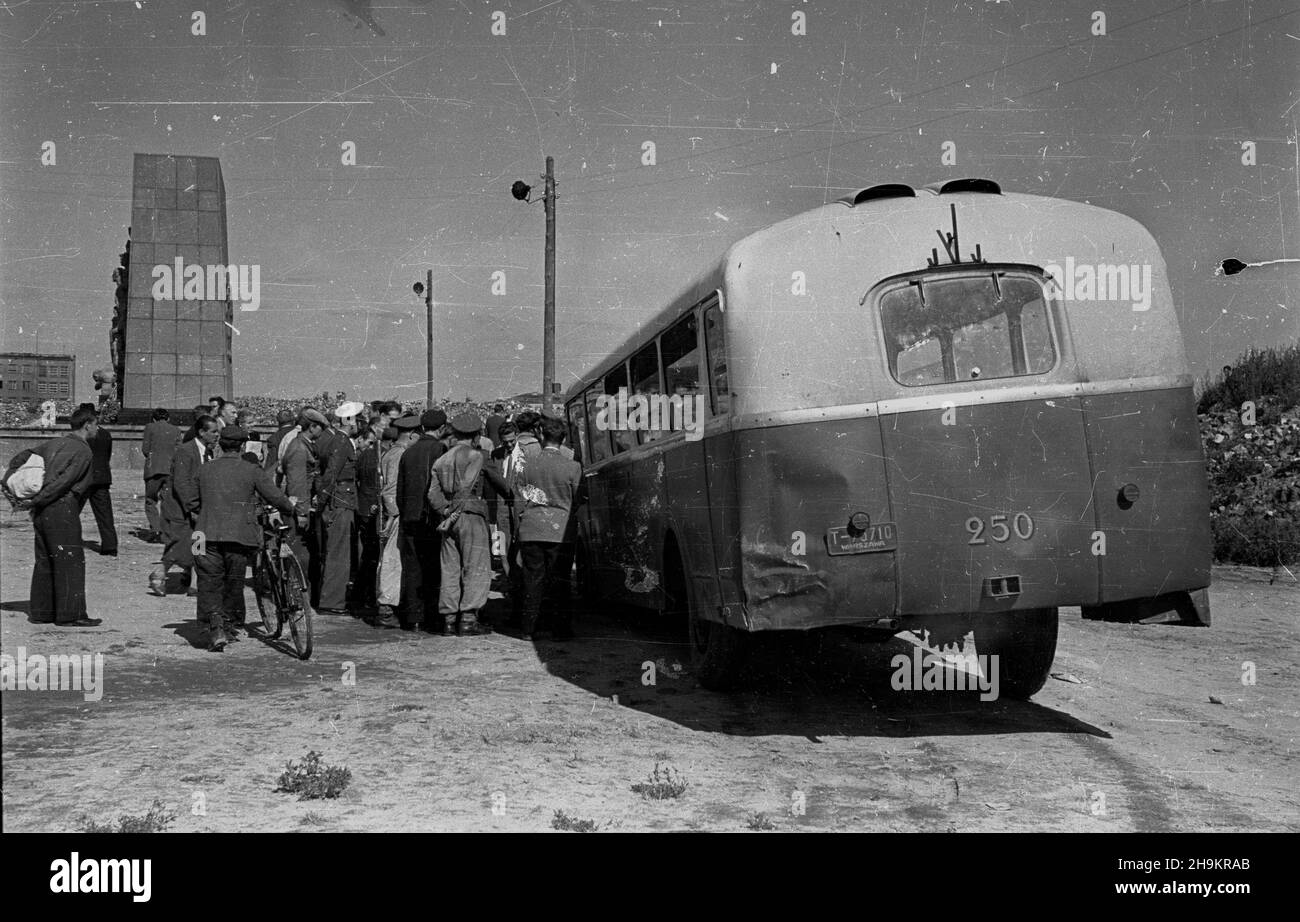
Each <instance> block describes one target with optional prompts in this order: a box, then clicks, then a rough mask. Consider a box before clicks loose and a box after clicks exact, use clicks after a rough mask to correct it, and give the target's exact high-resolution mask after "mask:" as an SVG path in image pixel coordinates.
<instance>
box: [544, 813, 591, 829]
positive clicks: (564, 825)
mask: <svg viewBox="0 0 1300 922" xmlns="http://www.w3.org/2000/svg"><path fill="white" fill-rule="evenodd" d="M551 828H552V829H558V830H560V831H561V832H595V831H597V830H598V829H599V828H600V827H599V826H598V825H597V824H596V821H595V820H580V819H578V818H577V817H576V816H569V814H567V813H565V812H564V811H563V810H556V811H555V815H554V816H552V817H551Z"/></svg>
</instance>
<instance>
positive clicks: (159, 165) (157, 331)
mask: <svg viewBox="0 0 1300 922" xmlns="http://www.w3.org/2000/svg"><path fill="white" fill-rule="evenodd" d="M129 252H130V259H129V272H128V286H127V289H128V290H127V303H126V316H125V318H124V320H125V324H124V333H120V334H118V335H119V336H120V340H119V343H118V345H119V349H120V354H121V359H120V361H121V372H120V376H121V380H120V381H119V386H120V388H121V390H120V393H121V394H122V404H123V406H124V407H129V408H133V409H145V408H149V407H166V408H168V409H184V410H188V409H191V408H193V407H194V406H195V405H196V404H200V403H205V402H206V401H207V399H208V398H209V397H211V396H213V395H214V394H220V395H222V396H224V397H226V398H230V397H232V396H233V393H232V391H233V385H234V381H233V371H232V365H231V335H232V328H231V324H232V323H233V321H234V315H233V306H232V300H231V292H230V290H229V288H227V287H226V285H225V284H224V271H225V267H226V266H227V263H228V255H229V254H228V252H227V246H226V188H225V183H224V182H223V180H222V177H221V162H220V161H219V160H218V159H217V158H216V157H191V156H184V155H180V154H136V155H135V169H134V190H133V193H132V198H131V240H130V244H129ZM160 267H161V268H160ZM164 276H165V278H164ZM191 282H192V283H193V284H190V283H191ZM213 282H215V283H216V284H212V283H213ZM164 283H165V284H164ZM117 322H118V321H115V323H117Z"/></svg>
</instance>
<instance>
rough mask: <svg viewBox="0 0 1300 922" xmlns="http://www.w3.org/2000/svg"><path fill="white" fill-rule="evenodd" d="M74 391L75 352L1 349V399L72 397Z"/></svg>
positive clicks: (30, 399) (75, 389)
mask: <svg viewBox="0 0 1300 922" xmlns="http://www.w3.org/2000/svg"><path fill="white" fill-rule="evenodd" d="M76 392H77V357H76V356H75V355H44V354H41V353H38V352H3V353H0V399H3V400H27V401H41V400H71V399H72V397H73V395H74V394H76Z"/></svg>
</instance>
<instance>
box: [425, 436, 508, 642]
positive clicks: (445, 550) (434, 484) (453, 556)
mask: <svg viewBox="0 0 1300 922" xmlns="http://www.w3.org/2000/svg"><path fill="white" fill-rule="evenodd" d="M482 428H483V421H482V420H481V419H479V418H478V416H476V415H475V414H473V413H461V414H460V415H459V416H457V417H456V418H455V419H453V420H452V421H451V429H452V433H453V436H454V439H455V440H454V442H453V443H452V446H451V448H450V449H448V451H447V452H446V453H445V454H443V455H442V456H441V457H439V458H438V460H437V461H435V462H434V463H433V476H432V478H431V479H430V483H429V506H430V508H431V509H432V510H433V511H434V512H435V513H437V514H438V515H439V516H440V517H441V523H440V524H439V526H438V530H439V531H440V532H442V548H441V550H440V552H439V560H440V562H441V569H442V586H441V589H440V591H439V593H438V614H439V615H440V616H441V618H442V633H443V634H452V633H455V634H458V635H460V636H462V637H463V636H468V635H473V634H491V633H492V629H491V628H490V627H488V626H487V625H486V624H484V623H482V622H480V621H479V611H480V610H481V609H482V608H483V606H484V605H486V604H487V598H488V587H489V585H490V584H491V582H492V547H491V537H490V535H489V532H488V524H487V514H488V506H487V501H486V500H484V499H483V495H482V486H481V482H482V481H483V479H485V478H486V479H488V480H489V481H491V482H492V485H493V487H494V488H495V489H497V490H499V491H501V492H502V493H503V494H504V493H508V492H509V488H508V487H506V485H505V482H504V481H503V480H501V478H500V477H499V476H498V475H497V474H496V472H495V470H494V469H492V468H491V467H489V466H488V465H487V464H486V462H487V460H488V459H487V457H486V456H485V454H484V453H483V451H482V450H480V449H479V447H478V434H479V432H480V431H481V430H482Z"/></svg>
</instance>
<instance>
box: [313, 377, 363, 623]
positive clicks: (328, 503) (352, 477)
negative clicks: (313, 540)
mask: <svg viewBox="0 0 1300 922" xmlns="http://www.w3.org/2000/svg"><path fill="white" fill-rule="evenodd" d="M353 408H355V409H353ZM361 408H362V405H361V404H360V403H356V402H351V403H345V404H343V406H341V407H340V408H339V410H338V415H339V416H340V417H341V419H340V428H341V429H342V431H343V433H344V435H343V440H342V441H341V442H338V443H336V444H335V445H334V447H333V449H332V450H331V451H330V453H329V456H328V460H327V461H326V467H325V471H324V473H323V474H321V477H320V483H319V493H318V494H317V507H318V508H319V509H320V512H321V521H322V522H323V524H324V528H325V542H324V552H325V565H324V572H323V573H322V574H321V584H320V605H319V606H318V608H317V611H320V612H323V613H325V614H329V615H343V614H347V611H348V583H350V582H351V581H352V539H353V534H352V531H353V526H354V524H355V519H356V511H357V449H358V448H359V447H361V446H362V445H363V444H365V442H366V440H368V439H369V437H370V431H369V430H368V429H367V430H366V431H365V432H364V433H362V432H359V431H358V428H357V424H356V418H355V414H356V413H357V412H360V410H361ZM346 410H353V412H352V413H345V412H344V411H346ZM317 444H319V440H318V442H317Z"/></svg>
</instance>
